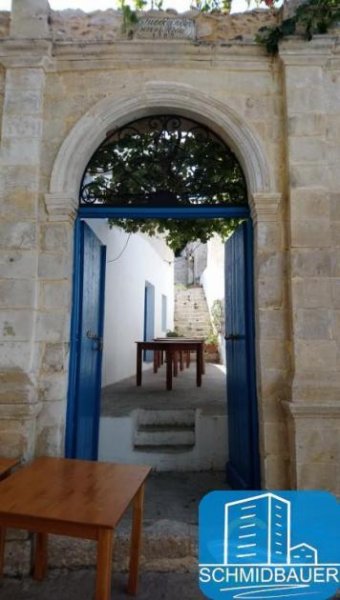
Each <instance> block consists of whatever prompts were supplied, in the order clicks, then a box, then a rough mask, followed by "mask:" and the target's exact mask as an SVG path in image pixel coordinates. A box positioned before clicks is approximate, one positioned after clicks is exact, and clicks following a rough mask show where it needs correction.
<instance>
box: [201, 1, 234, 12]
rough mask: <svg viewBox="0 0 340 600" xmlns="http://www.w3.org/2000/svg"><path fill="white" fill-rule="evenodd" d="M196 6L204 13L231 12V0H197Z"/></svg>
mask: <svg viewBox="0 0 340 600" xmlns="http://www.w3.org/2000/svg"><path fill="white" fill-rule="evenodd" d="M193 5H194V6H195V8H197V9H198V10H200V11H201V12H204V13H211V12H227V13H228V12H229V11H230V8H231V0H195V2H194V4H193Z"/></svg>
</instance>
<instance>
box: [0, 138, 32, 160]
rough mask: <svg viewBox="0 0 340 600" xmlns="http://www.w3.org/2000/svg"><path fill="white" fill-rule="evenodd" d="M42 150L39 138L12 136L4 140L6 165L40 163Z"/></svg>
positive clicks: (3, 153)
mask: <svg viewBox="0 0 340 600" xmlns="http://www.w3.org/2000/svg"><path fill="white" fill-rule="evenodd" d="M40 152H41V147H40V140H38V139H33V138H22V137H16V138H14V137H10V138H6V139H3V142H2V159H3V163H4V164H5V165H12V166H14V165H18V166H19V165H25V166H30V165H38V164H39V162H40Z"/></svg>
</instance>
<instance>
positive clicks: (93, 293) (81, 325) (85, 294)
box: [72, 221, 106, 460]
mask: <svg viewBox="0 0 340 600" xmlns="http://www.w3.org/2000/svg"><path fill="white" fill-rule="evenodd" d="M80 227H81V229H80V242H81V243H80V248H81V257H80V258H81V263H82V266H81V270H80V274H81V276H80V282H79V299H80V314H79V320H78V361H77V362H78V368H77V382H76V390H75V394H76V398H75V415H74V416H75V431H74V448H73V452H72V454H73V456H74V457H75V458H83V459H89V460H96V459H97V454H98V431H99V416H100V392H101V368H102V345H103V344H102V339H103V321H104V318H103V317H104V286H105V256H106V247H105V246H103V244H102V243H101V242H100V240H99V239H98V238H97V236H96V235H95V234H94V233H93V231H92V229H90V227H89V226H88V225H87V224H86V223H84V221H82V222H81V223H80Z"/></svg>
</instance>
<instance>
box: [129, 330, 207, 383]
mask: <svg viewBox="0 0 340 600" xmlns="http://www.w3.org/2000/svg"><path fill="white" fill-rule="evenodd" d="M136 345H137V374H136V383H137V386H140V385H142V356H143V351H144V350H152V351H153V352H157V351H161V352H162V351H163V352H165V353H166V389H167V390H172V367H173V362H174V356H175V354H176V353H180V352H181V351H182V352H183V351H184V352H185V351H189V352H196V385H197V387H201V385H202V373H203V369H204V367H203V364H204V363H203V352H204V342H203V341H202V340H179V339H175V338H171V341H168V340H153V341H150V342H136Z"/></svg>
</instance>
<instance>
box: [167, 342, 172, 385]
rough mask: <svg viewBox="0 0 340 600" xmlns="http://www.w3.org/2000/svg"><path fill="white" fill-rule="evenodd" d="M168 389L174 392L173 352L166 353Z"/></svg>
mask: <svg viewBox="0 0 340 600" xmlns="http://www.w3.org/2000/svg"><path fill="white" fill-rule="evenodd" d="M166 389H167V390H169V391H170V390H172V352H171V351H170V350H167V352H166Z"/></svg>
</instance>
